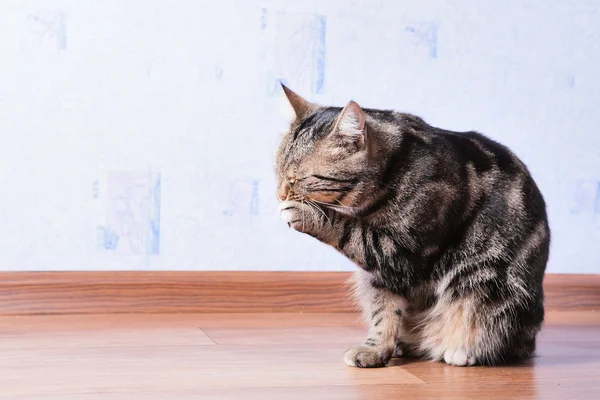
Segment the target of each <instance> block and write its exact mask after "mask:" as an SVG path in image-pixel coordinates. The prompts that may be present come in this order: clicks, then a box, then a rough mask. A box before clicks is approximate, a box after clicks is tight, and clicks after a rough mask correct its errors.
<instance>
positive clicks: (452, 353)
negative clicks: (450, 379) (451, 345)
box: [444, 349, 475, 367]
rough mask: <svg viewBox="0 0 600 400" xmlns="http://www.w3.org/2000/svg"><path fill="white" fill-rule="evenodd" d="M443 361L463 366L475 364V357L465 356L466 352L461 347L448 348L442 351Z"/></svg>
mask: <svg viewBox="0 0 600 400" xmlns="http://www.w3.org/2000/svg"><path fill="white" fill-rule="evenodd" d="M444 361H445V362H446V364H450V365H456V366H458V367H464V366H466V365H473V364H475V357H473V356H471V357H469V356H467V352H466V351H464V350H462V349H448V350H446V351H445V352H444Z"/></svg>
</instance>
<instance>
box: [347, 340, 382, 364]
mask: <svg viewBox="0 0 600 400" xmlns="http://www.w3.org/2000/svg"><path fill="white" fill-rule="evenodd" d="M391 354H392V351H391V350H390V351H387V350H385V349H381V348H377V347H370V346H365V345H362V344H359V345H356V346H352V347H351V348H349V349H348V351H346V354H344V362H345V363H346V364H347V365H349V366H351V367H359V368H379V367H385V365H386V364H387V363H388V361H390V358H391Z"/></svg>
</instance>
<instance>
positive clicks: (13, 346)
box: [0, 312, 600, 400]
mask: <svg viewBox="0 0 600 400" xmlns="http://www.w3.org/2000/svg"><path fill="white" fill-rule="evenodd" d="M547 320H548V322H547V324H546V327H545V329H544V331H543V333H542V334H541V336H540V341H539V346H538V348H539V351H538V353H539V355H538V357H536V358H535V359H533V360H531V361H530V362H528V363H527V364H526V365H521V366H510V367H496V368H485V367H471V368H459V367H451V366H447V365H444V364H441V363H429V362H422V361H416V360H393V361H392V363H391V364H390V366H388V367H386V368H381V369H369V370H365V369H357V368H350V367H347V366H346V365H344V363H343V362H342V355H343V353H344V350H345V348H346V347H348V346H349V345H352V344H355V343H358V342H360V341H361V340H362V339H363V337H364V333H365V330H364V328H363V327H362V326H361V323H360V322H359V320H358V317H357V316H356V315H354V314H179V315H139V314H137V315H123V314H121V315H118V314H117V315H114V314H113V315H82V316H13V317H9V316H7V317H0V399H15V400H18V399H36V400H47V399H61V400H92V399H136V400H137V399H169V400H177V399H195V400H197V399H200V400H207V399H276V400H279V399H281V400H293V399H303V400H304V399H308V400H317V399H332V400H335V399H343V400H353V399H374V400H376V399H461V400H464V399H478V400H480V399H483V400H490V399H545V400H547V399H598V398H600V313H597V312H596V313H595V312H549V313H548V318H547Z"/></svg>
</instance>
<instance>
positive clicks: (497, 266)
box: [276, 88, 550, 367]
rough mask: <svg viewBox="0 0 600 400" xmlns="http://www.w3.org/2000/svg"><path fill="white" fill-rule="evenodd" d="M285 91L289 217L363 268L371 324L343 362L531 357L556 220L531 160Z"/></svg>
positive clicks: (469, 137)
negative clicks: (551, 223) (289, 119)
mask: <svg viewBox="0 0 600 400" xmlns="http://www.w3.org/2000/svg"><path fill="white" fill-rule="evenodd" d="M285 92H286V95H287V97H288V99H290V103H291V104H292V107H293V108H294V110H295V112H296V119H295V121H294V122H293V123H292V125H291V127H290V131H289V133H287V134H286V135H285V136H284V137H283V139H282V142H281V145H280V147H279V150H278V153H277V167H276V171H277V179H278V184H279V188H278V198H279V200H280V201H281V205H280V210H281V215H282V217H283V218H284V220H285V221H286V222H287V223H288V225H289V226H290V227H292V228H293V229H295V230H298V231H300V232H303V233H305V234H308V235H311V236H313V237H315V238H316V239H318V240H320V241H322V242H323V243H326V244H328V245H330V246H332V247H334V248H336V249H337V250H338V251H340V252H341V253H343V254H344V255H345V256H346V257H348V258H349V259H351V260H352V261H353V262H354V263H356V264H357V265H358V266H359V267H360V269H359V271H358V272H357V273H356V277H355V278H356V279H355V287H356V296H357V300H358V302H359V304H360V306H361V308H362V309H363V312H364V315H365V317H366V320H367V322H368V324H369V334H368V338H367V340H366V341H365V342H364V343H363V344H361V345H358V346H354V347H352V348H350V349H349V350H348V352H347V353H346V355H345V357H344V360H345V362H346V363H348V364H349V365H353V366H357V367H378V366H383V365H386V364H387V362H388V361H389V360H390V358H391V357H392V356H393V355H394V354H396V355H399V354H405V353H407V352H408V353H409V354H412V355H415V356H420V357H423V358H427V359H431V360H440V361H441V360H443V361H445V362H447V363H448V364H452V365H460V366H466V365H474V364H486V365H496V364H501V363H504V362H507V361H510V360H517V359H522V358H526V357H529V356H531V355H532V354H533V352H534V349H535V340H536V335H537V333H538V332H539V330H540V328H541V325H542V323H543V319H544V307H543V289H542V280H543V276H544V271H545V268H546V263H547V260H548V253H549V245H550V230H549V227H548V221H547V216H546V206H545V203H544V200H543V197H542V195H541V193H540V191H539V190H538V187H537V186H536V184H535V182H534V181H533V179H532V177H531V175H530V173H529V172H528V170H527V168H526V166H525V165H524V164H523V163H522V162H521V161H520V160H519V159H518V158H517V157H516V156H515V155H514V154H513V153H512V152H511V151H510V150H508V149H507V148H506V147H504V146H503V145H501V144H499V143H497V142H495V141H492V140H490V139H488V138H486V137H485V136H483V135H481V134H479V133H476V132H463V133H458V132H451V131H446V130H442V129H438V128H435V127H432V126H430V125H428V124H427V123H425V122H424V121H423V120H422V119H421V118H418V117H416V116H413V115H410V114H403V113H398V112H393V111H382V110H372V109H361V108H360V107H359V106H358V105H357V104H356V103H353V102H352V103H350V104H349V105H348V106H346V107H345V108H344V109H341V108H337V107H320V106H317V105H315V104H312V103H309V102H307V101H305V100H304V99H302V98H301V97H300V96H298V95H297V94H295V93H293V92H291V91H290V90H289V89H287V88H285Z"/></svg>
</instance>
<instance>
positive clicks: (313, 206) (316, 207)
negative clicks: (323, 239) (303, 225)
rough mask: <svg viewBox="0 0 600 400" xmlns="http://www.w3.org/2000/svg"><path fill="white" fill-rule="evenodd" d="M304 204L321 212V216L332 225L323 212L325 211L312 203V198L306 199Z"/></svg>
mask: <svg viewBox="0 0 600 400" xmlns="http://www.w3.org/2000/svg"><path fill="white" fill-rule="evenodd" d="M306 204H307V205H308V206H309V207H311V208H312V209H313V210H316V211H318V212H320V213H321V214H323V216H324V217H325V219H327V221H329V225H331V226H333V223H332V222H331V220H330V219H329V217H328V216H327V214H325V211H323V210H322V209H321V207H319V206H318V205H316V204H314V203H313V202H312V200H306Z"/></svg>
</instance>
